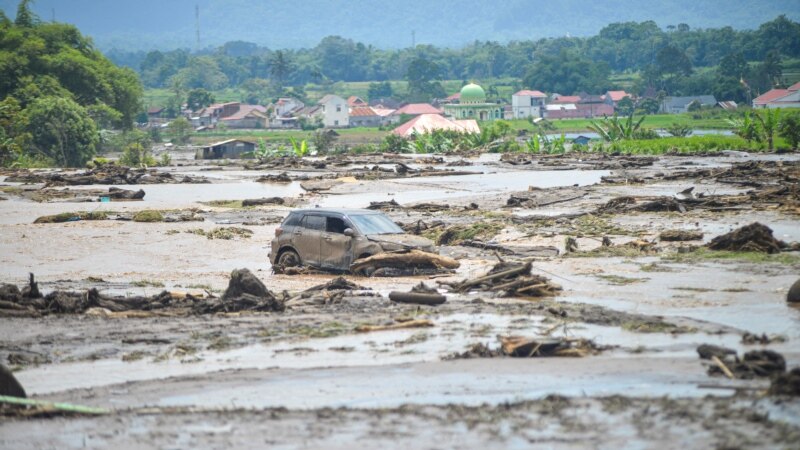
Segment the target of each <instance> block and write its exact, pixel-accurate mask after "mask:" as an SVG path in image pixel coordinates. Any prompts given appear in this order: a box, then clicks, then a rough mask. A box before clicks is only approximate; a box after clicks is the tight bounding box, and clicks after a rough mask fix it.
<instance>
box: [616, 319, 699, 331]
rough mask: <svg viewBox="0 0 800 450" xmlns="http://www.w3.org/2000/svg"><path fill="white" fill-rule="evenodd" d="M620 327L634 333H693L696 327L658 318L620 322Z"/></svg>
mask: <svg viewBox="0 0 800 450" xmlns="http://www.w3.org/2000/svg"><path fill="white" fill-rule="evenodd" d="M622 329H623V330H626V331H633V332H635V333H671V334H679V333H695V332H696V331H697V329H695V328H691V327H686V326H678V325H675V324H671V323H669V322H664V321H660V320H644V319H643V320H632V321H628V322H625V323H623V324H622Z"/></svg>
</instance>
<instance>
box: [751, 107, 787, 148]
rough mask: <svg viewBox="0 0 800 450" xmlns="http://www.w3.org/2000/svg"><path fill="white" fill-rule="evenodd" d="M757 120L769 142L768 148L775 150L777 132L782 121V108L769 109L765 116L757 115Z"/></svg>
mask: <svg viewBox="0 0 800 450" xmlns="http://www.w3.org/2000/svg"><path fill="white" fill-rule="evenodd" d="M755 118H756V120H757V122H758V125H759V130H760V131H761V134H762V136H763V137H764V138H765V139H766V140H767V148H768V149H770V150H773V149H774V148H775V145H774V139H775V132H776V131H778V124H779V123H780V120H781V110H780V108H778V109H767V110H765V111H764V113H763V114H759V113H756V114H755Z"/></svg>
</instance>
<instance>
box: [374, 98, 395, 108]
mask: <svg viewBox="0 0 800 450" xmlns="http://www.w3.org/2000/svg"><path fill="white" fill-rule="evenodd" d="M369 106H372V107H373V108H375V107H378V108H384V109H399V108H400V107H401V106H403V105H402V103H400V102H398V101H397V100H395V99H393V98H376V99H373V100H370V101H369Z"/></svg>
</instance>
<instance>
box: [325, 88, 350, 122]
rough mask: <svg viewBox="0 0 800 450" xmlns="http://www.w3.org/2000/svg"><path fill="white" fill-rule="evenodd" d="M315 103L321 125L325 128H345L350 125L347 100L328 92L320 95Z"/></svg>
mask: <svg viewBox="0 0 800 450" xmlns="http://www.w3.org/2000/svg"><path fill="white" fill-rule="evenodd" d="M317 105H319V106H320V110H319V114H320V116H321V119H322V125H323V126H324V127H326V128H346V127H348V126H350V110H349V108H348V107H347V102H346V101H345V99H343V98H342V97H339V96H338V95H333V94H328V95H326V96H324V97H322V98H321V99H320V100H319V102H318V103H317Z"/></svg>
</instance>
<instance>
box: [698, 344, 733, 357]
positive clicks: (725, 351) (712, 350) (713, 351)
mask: <svg viewBox="0 0 800 450" xmlns="http://www.w3.org/2000/svg"><path fill="white" fill-rule="evenodd" d="M697 354H698V355H700V359H711V357H712V356H716V357H717V358H719V359H725V358H726V357H727V356H728V355H734V356H735V355H736V350H734V349H732V348H727V347H720V346H719V345H711V344H702V345H700V346H699V347H697Z"/></svg>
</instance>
